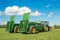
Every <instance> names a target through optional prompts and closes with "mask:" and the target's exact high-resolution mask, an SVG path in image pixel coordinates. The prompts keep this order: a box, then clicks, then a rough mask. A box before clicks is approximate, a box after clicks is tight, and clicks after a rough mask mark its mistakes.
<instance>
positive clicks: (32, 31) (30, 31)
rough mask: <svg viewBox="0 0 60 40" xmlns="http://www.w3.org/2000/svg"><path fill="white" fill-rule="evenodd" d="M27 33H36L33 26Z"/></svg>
mask: <svg viewBox="0 0 60 40" xmlns="http://www.w3.org/2000/svg"><path fill="white" fill-rule="evenodd" d="M29 33H32V34H34V33H36V28H35V27H34V26H31V27H30V29H29Z"/></svg>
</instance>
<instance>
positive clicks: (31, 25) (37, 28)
mask: <svg viewBox="0 0 60 40" xmlns="http://www.w3.org/2000/svg"><path fill="white" fill-rule="evenodd" d="M29 15H30V13H25V14H24V15H23V20H21V21H20V23H19V24H16V23H15V22H14V19H15V16H11V17H10V21H8V22H7V27H6V30H7V31H9V32H10V33H13V32H15V33H17V32H20V33H37V32H44V31H46V32H47V31H50V27H49V22H48V21H40V22H29Z"/></svg>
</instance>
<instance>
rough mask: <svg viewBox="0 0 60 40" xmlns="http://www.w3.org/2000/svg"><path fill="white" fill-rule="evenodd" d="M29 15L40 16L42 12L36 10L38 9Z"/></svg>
mask: <svg viewBox="0 0 60 40" xmlns="http://www.w3.org/2000/svg"><path fill="white" fill-rule="evenodd" d="M30 15H31V16H41V15H42V13H40V12H38V11H35V12H33V13H31V14H30Z"/></svg>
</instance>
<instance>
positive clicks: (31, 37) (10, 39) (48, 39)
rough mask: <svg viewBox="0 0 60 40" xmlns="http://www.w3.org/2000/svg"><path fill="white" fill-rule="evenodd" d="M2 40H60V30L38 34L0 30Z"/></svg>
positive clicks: (0, 39)
mask: <svg viewBox="0 0 60 40" xmlns="http://www.w3.org/2000/svg"><path fill="white" fill-rule="evenodd" d="M0 40H60V29H53V30H52V31H49V32H40V33H36V34H22V33H9V32H7V31H5V29H4V28H0Z"/></svg>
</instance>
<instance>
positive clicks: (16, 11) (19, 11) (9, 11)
mask: <svg viewBox="0 0 60 40" xmlns="http://www.w3.org/2000/svg"><path fill="white" fill-rule="evenodd" d="M27 12H31V10H30V9H29V8H28V7H21V8H20V7H18V6H12V7H11V6H9V7H7V8H6V9H5V13H6V15H23V14H24V13H27Z"/></svg>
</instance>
